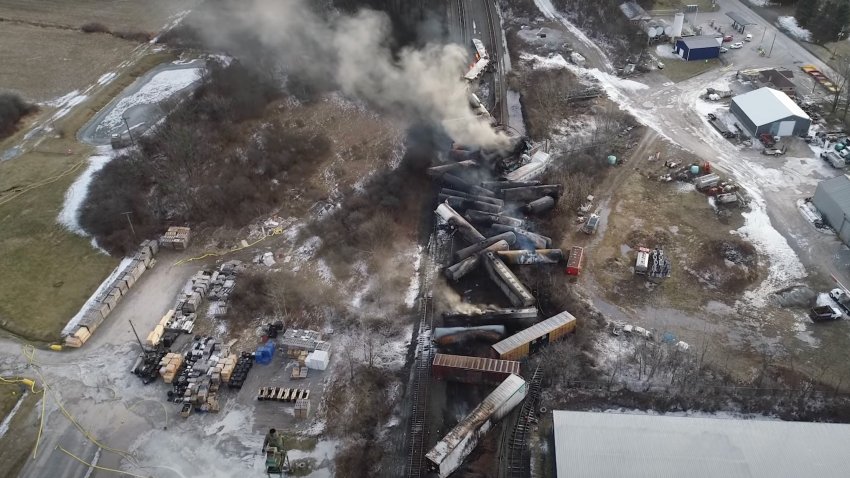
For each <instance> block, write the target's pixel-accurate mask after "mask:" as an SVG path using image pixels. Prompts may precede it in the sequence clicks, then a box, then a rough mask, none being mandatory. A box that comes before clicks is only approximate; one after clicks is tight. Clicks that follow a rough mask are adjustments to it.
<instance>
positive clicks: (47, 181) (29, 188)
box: [0, 159, 87, 206]
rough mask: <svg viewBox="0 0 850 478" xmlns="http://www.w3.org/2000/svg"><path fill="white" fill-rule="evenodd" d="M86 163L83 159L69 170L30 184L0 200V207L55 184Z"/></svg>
mask: <svg viewBox="0 0 850 478" xmlns="http://www.w3.org/2000/svg"><path fill="white" fill-rule="evenodd" d="M86 161H87V159H84V160H82V161H80V162H78V163H74V164H73V165H72V166H71V167H70V168H68V169H66V170H65V171H63V172H62V173H59V174H58V175H56V176H53V177H50V178H47V179H42V180H41V181H36V182H34V183H32V184H30V185H29V186H27V187H25V188H24V189H21V190H20V191H18V192H16V193H15V194H12V195H11V196H9V197H6V198H4V199H0V206H2V205H4V204H6V203H8V202H10V201H11V200H13V199H15V198H17V197H19V196H20V195H22V194H24V193H26V192H29V191H32V190H33V189H36V188H40V187H41V186H47V185H48V184H51V183H55V182H56V181H59V180H60V179H62V178H64V177H65V176H67V175H69V174H71V173H73V172H75V171H77V170H78V169H80V166H82V165H83V164H84V163H85V162H86Z"/></svg>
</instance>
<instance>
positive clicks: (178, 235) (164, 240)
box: [159, 226, 192, 250]
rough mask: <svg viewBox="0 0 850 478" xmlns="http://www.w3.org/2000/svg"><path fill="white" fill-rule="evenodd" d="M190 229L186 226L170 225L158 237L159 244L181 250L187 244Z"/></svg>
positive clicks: (190, 232) (190, 233)
mask: <svg viewBox="0 0 850 478" xmlns="http://www.w3.org/2000/svg"><path fill="white" fill-rule="evenodd" d="M191 235H192V230H191V229H190V228H188V227H179V226H171V227H169V228H168V230H167V231H165V234H163V235H162V237H161V238H160V239H159V245H160V246H162V247H165V248H167V249H177V250H183V249H186V247H188V246H189V238H190V236H191Z"/></svg>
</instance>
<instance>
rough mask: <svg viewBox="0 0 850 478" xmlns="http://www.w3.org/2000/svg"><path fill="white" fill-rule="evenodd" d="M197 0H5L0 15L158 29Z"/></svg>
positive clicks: (69, 23)
mask: <svg viewBox="0 0 850 478" xmlns="http://www.w3.org/2000/svg"><path fill="white" fill-rule="evenodd" d="M198 3H199V2H198V1H197V0H146V1H144V2H139V1H135V0H74V1H73V2H70V1H65V0H4V1H3V2H2V3H0V18H5V19H9V20H16V21H23V22H40V23H52V24H56V25H66V26H68V27H71V28H78V27H80V26H81V25H83V24H85V23H90V22H97V23H102V24H104V25H106V27H108V28H109V29H111V30H116V29H119V30H120V29H141V30H145V31H151V32H153V31H158V30H159V29H160V28H162V26H163V25H165V24H166V23H167V22H168V18H169V17H170V16H171V15H173V14H175V13H177V12H180V11H182V10H186V9H189V8H191V7H192V6H194V5H196V4H198Z"/></svg>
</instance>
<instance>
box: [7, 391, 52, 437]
mask: <svg viewBox="0 0 850 478" xmlns="http://www.w3.org/2000/svg"><path fill="white" fill-rule="evenodd" d="M27 394H29V392H24V393H22V394H21V396H20V398H18V403H16V404H15V406H14V407H13V408H12V410H11V411H10V412H9V413H8V414H7V415H6V418H4V419H3V422H2V423H0V438H3V437H4V436H5V435H6V432H8V431H9V423H11V421H12V418H15V415H17V414H18V410H19V409H20V408H21V404H22V403H24V398H26V397H27ZM42 400H44V398H42Z"/></svg>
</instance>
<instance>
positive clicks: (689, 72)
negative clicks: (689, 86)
mask: <svg viewBox="0 0 850 478" xmlns="http://www.w3.org/2000/svg"><path fill="white" fill-rule="evenodd" d="M659 60H661V61H662V62H663V63H664V71H662V72H661V73H662V74H664V76H666V77H667V78H670V81H675V82H677V83H678V82H680V81H684V80H687V79H688V78H693V77H695V76H697V75H699V74H701V73H705V72H706V71H708V70H711V69H712V68H720V67H722V66H723V64H722V63H720V60H717V59H711V60H708V62H706V61H699V60H696V61H681V60H676V59H672V58H659Z"/></svg>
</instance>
